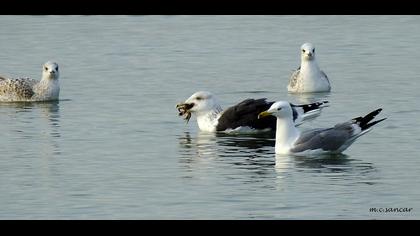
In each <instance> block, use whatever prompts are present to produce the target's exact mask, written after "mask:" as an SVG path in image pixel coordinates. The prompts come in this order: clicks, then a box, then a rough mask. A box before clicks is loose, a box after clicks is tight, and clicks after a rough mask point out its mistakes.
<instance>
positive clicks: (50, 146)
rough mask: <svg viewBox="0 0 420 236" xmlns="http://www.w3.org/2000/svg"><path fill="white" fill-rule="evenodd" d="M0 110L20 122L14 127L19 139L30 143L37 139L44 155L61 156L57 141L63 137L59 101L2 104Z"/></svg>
mask: <svg viewBox="0 0 420 236" xmlns="http://www.w3.org/2000/svg"><path fill="white" fill-rule="evenodd" d="M0 109H1V111H2V112H4V113H6V114H7V115H8V117H9V118H13V119H14V120H16V121H18V122H15V124H16V125H15V126H14V127H13V131H14V132H15V133H17V135H18V137H21V138H22V139H24V140H28V141H31V140H33V139H34V138H35V140H36V141H37V142H40V145H41V146H42V151H43V154H44V155H48V156H49V155H54V154H60V148H59V145H58V142H57V140H56V139H57V138H59V137H61V133H60V105H59V101H51V102H10V103H0ZM21 113H25V114H27V115H24V114H21ZM19 114H21V115H19ZM31 127H33V128H31ZM43 140H45V141H43Z"/></svg>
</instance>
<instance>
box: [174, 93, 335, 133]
mask: <svg viewBox="0 0 420 236" xmlns="http://www.w3.org/2000/svg"><path fill="white" fill-rule="evenodd" d="M273 103H274V102H267V101H266V99H265V98H260V99H245V100H243V101H241V102H240V103H238V104H236V105H234V106H232V107H229V108H228V109H226V110H223V109H222V107H221V106H220V104H219V102H218V100H217V99H216V97H215V96H214V95H213V94H212V93H210V92H207V91H199V92H196V93H194V94H193V95H191V96H190V97H189V98H188V99H187V100H185V102H182V103H179V104H177V105H176V108H177V109H178V111H179V115H180V116H184V119H185V120H187V122H188V120H189V119H190V118H191V114H195V115H196V116H197V123H198V127H199V129H200V130H201V131H207V132H218V131H226V132H232V131H234V132H236V131H237V132H253V131H260V130H272V131H274V130H275V127H276V119H275V118H274V117H267V118H265V119H258V114H259V113H260V112H262V111H265V110H267V109H268V108H269V107H270V106H271V105H272V104H273ZM327 103H328V101H323V102H315V103H311V104H304V105H294V104H291V107H292V109H293V110H292V111H293V122H294V124H295V125H300V124H302V123H303V122H305V121H308V120H311V119H314V118H316V117H317V116H319V115H320V114H321V110H322V108H323V107H326V106H328V104H327Z"/></svg>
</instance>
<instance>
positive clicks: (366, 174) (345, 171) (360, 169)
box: [275, 154, 377, 184]
mask: <svg viewBox="0 0 420 236" xmlns="http://www.w3.org/2000/svg"><path fill="white" fill-rule="evenodd" d="M275 159H276V164H275V169H276V172H277V173H278V175H279V176H278V177H279V178H283V177H285V176H287V175H288V174H290V173H296V174H298V175H299V174H311V175H313V174H314V175H318V176H323V177H328V178H329V179H333V180H334V179H336V180H343V179H352V180H354V181H357V182H363V183H366V184H374V183H375V177H374V176H373V175H372V174H374V173H376V172H377V170H376V168H375V167H374V165H373V164H372V163H370V162H364V161H361V160H357V159H353V158H351V157H350V156H348V155H345V154H334V155H324V156H319V157H297V156H284V155H276V158H275Z"/></svg>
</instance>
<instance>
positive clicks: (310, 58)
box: [287, 43, 331, 93]
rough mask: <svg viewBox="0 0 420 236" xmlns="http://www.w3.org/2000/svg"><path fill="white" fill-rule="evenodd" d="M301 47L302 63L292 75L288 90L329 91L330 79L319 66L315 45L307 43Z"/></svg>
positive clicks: (292, 91)
mask: <svg viewBox="0 0 420 236" xmlns="http://www.w3.org/2000/svg"><path fill="white" fill-rule="evenodd" d="M300 49H301V64H300V67H299V68H298V69H297V70H296V71H294V72H293V74H292V75H291V77H290V80H289V84H288V86H287V90H288V91H289V92H291V93H314V92H329V91H330V90H331V85H330V81H329V80H328V77H327V75H326V74H325V73H324V72H323V71H322V70H321V69H320V68H319V66H318V63H317V61H316V58H315V47H314V46H313V45H312V44H310V43H305V44H303V45H302V46H301V48H300Z"/></svg>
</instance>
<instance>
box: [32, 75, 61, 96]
mask: <svg viewBox="0 0 420 236" xmlns="http://www.w3.org/2000/svg"><path fill="white" fill-rule="evenodd" d="M34 92H35V94H34V96H33V100H35V101H46V100H57V99H58V96H59V94H60V83H59V80H58V78H57V79H51V78H49V77H48V76H43V77H42V79H41V81H39V83H38V84H36V85H35V86H34Z"/></svg>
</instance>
